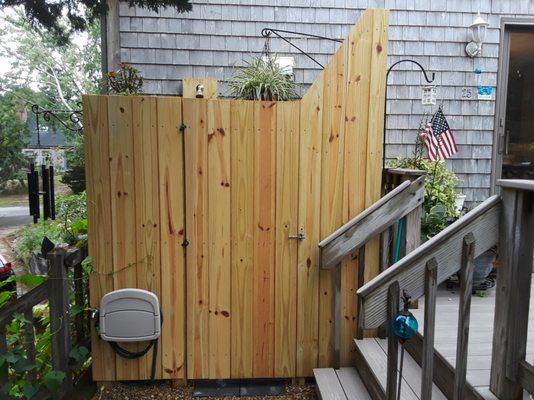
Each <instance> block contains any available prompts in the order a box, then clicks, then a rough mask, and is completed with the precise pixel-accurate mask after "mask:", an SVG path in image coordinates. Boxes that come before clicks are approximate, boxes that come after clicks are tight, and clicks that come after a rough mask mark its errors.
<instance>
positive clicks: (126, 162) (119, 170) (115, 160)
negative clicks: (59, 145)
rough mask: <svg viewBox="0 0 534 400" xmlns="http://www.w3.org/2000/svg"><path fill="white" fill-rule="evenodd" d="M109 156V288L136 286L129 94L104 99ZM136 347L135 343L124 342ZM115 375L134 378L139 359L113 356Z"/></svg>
mask: <svg viewBox="0 0 534 400" xmlns="http://www.w3.org/2000/svg"><path fill="white" fill-rule="evenodd" d="M108 118H109V159H110V179H111V185H110V186H111V232H112V241H113V271H114V273H113V288H114V289H115V290H117V289H123V288H131V287H137V274H136V269H137V268H138V265H139V264H138V262H139V261H138V260H137V256H136V229H135V179H134V178H135V176H134V175H135V172H134V144H133V129H132V98H131V97H127V96H111V97H109V100H108ZM124 348H125V349H127V350H129V351H137V349H138V346H137V344H133V343H129V344H125V345H124ZM115 359H116V369H117V378H118V379H138V378H139V360H135V361H131V360H126V359H123V358H121V357H116V358H115Z"/></svg>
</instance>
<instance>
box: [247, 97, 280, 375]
mask: <svg viewBox="0 0 534 400" xmlns="http://www.w3.org/2000/svg"><path fill="white" fill-rule="evenodd" d="M254 126H255V130H256V133H255V135H256V143H255V147H256V148H255V159H254V187H255V190H256V193H255V195H254V223H255V229H254V300H253V309H254V319H253V325H252V328H253V341H252V342H253V348H254V368H253V369H254V376H255V377H270V376H273V373H274V262H275V200H276V198H275V192H276V186H275V185H276V103H275V102H263V101H262V102H255V103H254Z"/></svg>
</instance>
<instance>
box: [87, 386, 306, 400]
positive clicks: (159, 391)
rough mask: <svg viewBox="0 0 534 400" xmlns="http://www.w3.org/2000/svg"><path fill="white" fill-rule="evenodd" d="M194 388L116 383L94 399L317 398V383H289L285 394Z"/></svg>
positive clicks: (280, 399) (101, 391)
mask: <svg viewBox="0 0 534 400" xmlns="http://www.w3.org/2000/svg"><path fill="white" fill-rule="evenodd" d="M191 393H192V388H191V387H184V388H172V387H171V386H170V385H169V384H167V383H165V382H159V383H155V384H125V383H115V384H113V386H112V388H111V389H104V390H97V393H96V394H95V396H94V397H93V400H144V399H150V400H152V399H161V400H171V399H172V400H191V399H195V400H214V399H218V400H220V399H224V400H316V399H317V396H316V395H315V385H312V384H305V385H287V394H286V395H284V396H258V397H193V396H192V394H191Z"/></svg>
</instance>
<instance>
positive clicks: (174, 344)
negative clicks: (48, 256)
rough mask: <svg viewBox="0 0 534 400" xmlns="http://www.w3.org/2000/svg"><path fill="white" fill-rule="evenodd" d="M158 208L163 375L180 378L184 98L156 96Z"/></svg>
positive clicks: (182, 371) (182, 364)
mask: <svg viewBox="0 0 534 400" xmlns="http://www.w3.org/2000/svg"><path fill="white" fill-rule="evenodd" d="M157 120H158V130H157V138H158V140H157V141H158V168H159V202H160V203H159V212H160V238H161V239H160V240H161V244H160V246H161V256H160V257H161V258H160V259H161V278H162V279H161V298H160V303H161V309H162V313H163V318H164V319H165V322H164V324H163V325H162V330H161V339H160V343H161V348H160V352H161V370H162V371H161V372H162V374H161V376H162V378H163V379H178V378H184V377H185V376H186V371H185V333H186V332H185V289H186V287H185V254H184V249H183V247H182V244H183V242H184V239H185V230H184V227H185V226H184V222H185V221H184V218H185V216H184V162H183V155H184V148H183V145H184V139H185V138H184V135H185V134H186V132H187V130H186V131H183V132H181V131H180V126H181V125H182V100H181V99H180V98H178V97H158V98H157Z"/></svg>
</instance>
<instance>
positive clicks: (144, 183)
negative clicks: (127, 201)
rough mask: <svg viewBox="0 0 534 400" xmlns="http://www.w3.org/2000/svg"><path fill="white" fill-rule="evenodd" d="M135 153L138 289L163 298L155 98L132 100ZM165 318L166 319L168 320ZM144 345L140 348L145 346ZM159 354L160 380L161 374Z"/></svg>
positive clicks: (148, 363)
mask: <svg viewBox="0 0 534 400" xmlns="http://www.w3.org/2000/svg"><path fill="white" fill-rule="evenodd" d="M132 125H133V154H134V159H135V165H134V170H135V173H134V180H135V237H136V242H135V249H136V268H135V272H136V274H137V288H139V289H144V290H148V291H150V292H152V293H154V294H155V295H156V296H158V298H159V299H162V296H161V270H160V265H161V263H160V236H159V233H160V232H159V230H160V227H159V224H160V222H159V219H160V212H159V185H158V183H159V171H158V169H159V168H158V135H157V108H156V98H155V97H144V96H135V97H132ZM164 318H165V317H164ZM144 345H145V343H140V344H139V346H140V347H141V346H144ZM161 353H162V352H161V351H158V354H157V362H156V366H157V368H156V377H158V378H160V377H161V376H162V375H161ZM138 363H139V378H138V379H150V374H151V372H152V357H151V354H149V355H148V356H147V357H141V358H140V359H139V360H138Z"/></svg>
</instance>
